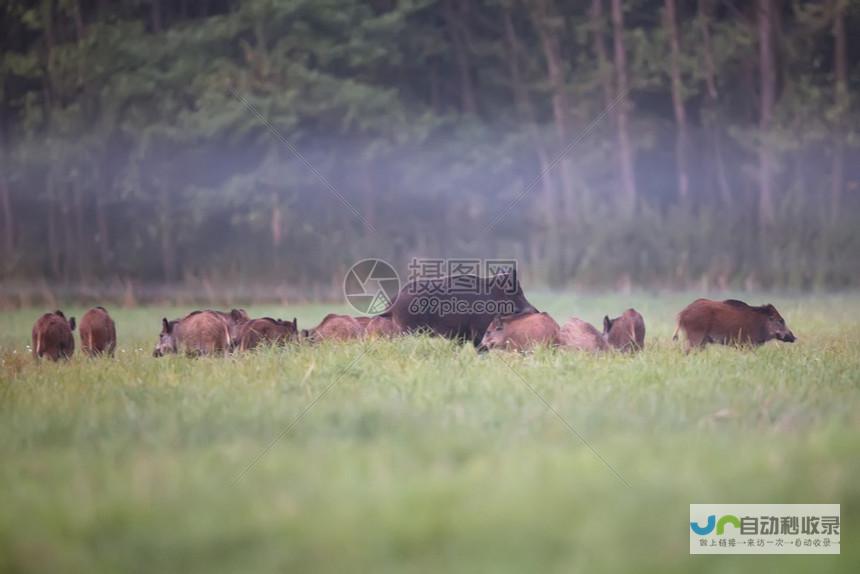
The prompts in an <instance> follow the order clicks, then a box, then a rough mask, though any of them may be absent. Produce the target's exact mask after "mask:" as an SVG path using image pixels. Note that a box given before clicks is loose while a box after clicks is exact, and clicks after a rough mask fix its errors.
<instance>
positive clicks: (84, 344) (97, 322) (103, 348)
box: [78, 306, 116, 357]
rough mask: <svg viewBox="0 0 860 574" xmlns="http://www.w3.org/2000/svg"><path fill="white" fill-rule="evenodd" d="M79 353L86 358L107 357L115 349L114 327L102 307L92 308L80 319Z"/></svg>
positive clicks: (111, 355) (111, 354)
mask: <svg viewBox="0 0 860 574" xmlns="http://www.w3.org/2000/svg"><path fill="white" fill-rule="evenodd" d="M78 333H79V334H80V336H81V351H83V352H84V353H85V354H86V355H87V356H90V357H95V356H97V355H108V356H110V357H113V354H114V350H115V349H116V325H115V324H114V322H113V319H111V316H110V314H108V312H107V309H105V308H104V307H101V306H99V307H93V308H92V309H90V310H89V311H87V312H86V313H84V316H83V317H81V326H80V328H79V329H78Z"/></svg>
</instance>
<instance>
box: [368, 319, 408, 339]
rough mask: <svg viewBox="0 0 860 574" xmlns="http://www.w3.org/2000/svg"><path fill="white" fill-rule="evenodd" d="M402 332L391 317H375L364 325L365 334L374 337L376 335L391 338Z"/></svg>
mask: <svg viewBox="0 0 860 574" xmlns="http://www.w3.org/2000/svg"><path fill="white" fill-rule="evenodd" d="M400 334H401V331H400V327H398V326H397V325H396V324H395V323H394V320H393V319H391V317H373V318H372V319H371V320H370V321H368V322H367V325H365V327H364V336H365V337H367V338H369V339H373V338H376V337H384V338H391V337H397V336H398V335H400Z"/></svg>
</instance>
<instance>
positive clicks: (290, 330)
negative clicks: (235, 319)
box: [238, 317, 299, 351]
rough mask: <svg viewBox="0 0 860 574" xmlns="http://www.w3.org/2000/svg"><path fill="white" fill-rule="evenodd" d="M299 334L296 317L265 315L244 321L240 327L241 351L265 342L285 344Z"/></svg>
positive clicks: (239, 344)
mask: <svg viewBox="0 0 860 574" xmlns="http://www.w3.org/2000/svg"><path fill="white" fill-rule="evenodd" d="M298 336H299V332H298V321H297V320H296V319H295V317H294V318H293V320H292V321H282V320H281V319H272V318H271V317H263V318H262V319H251V320H250V321H246V322H245V323H242V325H241V326H240V327H239V342H238V346H239V350H240V351H246V350H248V349H253V348H254V347H257V346H258V345H264V344H268V345H280V346H283V345H284V344H286V343H287V342H288V341H292V340H295V339H297V338H298Z"/></svg>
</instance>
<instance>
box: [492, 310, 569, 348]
mask: <svg viewBox="0 0 860 574" xmlns="http://www.w3.org/2000/svg"><path fill="white" fill-rule="evenodd" d="M559 334H560V329H559V326H558V323H556V322H555V319H553V318H552V317H550V316H549V315H547V314H546V313H523V314H520V315H508V316H505V317H496V318H495V319H493V321H492V322H491V323H490V325H489V326H488V327H487V331H486V332H485V333H484V337H483V338H482V339H481V344H480V346H479V347H478V350H479V351H488V350H491V349H505V350H511V351H525V350H528V349H531V348H532V347H535V346H538V345H547V346H552V347H554V346H556V345H558V344H559Z"/></svg>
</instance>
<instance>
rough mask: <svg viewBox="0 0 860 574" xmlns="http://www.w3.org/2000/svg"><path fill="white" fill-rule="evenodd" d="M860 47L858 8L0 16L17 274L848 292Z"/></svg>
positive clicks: (5, 9) (376, 1) (4, 196)
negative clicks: (393, 269)
mask: <svg viewBox="0 0 860 574" xmlns="http://www.w3.org/2000/svg"><path fill="white" fill-rule="evenodd" d="M34 4H35V5H34ZM858 26H860V4H858V3H857V2H856V1H853V0H828V1H826V2H817V1H816V2H804V1H795V2H787V1H784V2H781V1H779V0H758V1H757V2H739V1H737V0H727V1H723V2H714V1H711V0H700V1H699V2H698V3H691V2H677V3H676V2H675V1H674V0H630V1H627V2H621V1H620V0H594V1H591V2H583V1H580V2H559V1H557V0H471V1H458V0H366V1H360V0H284V1H278V2H276V1H274V0H242V1H240V0H181V1H172V0H122V1H113V2H108V1H106V0H42V1H41V2H40V3H37V2H24V1H19V0H6V1H5V2H3V3H2V4H0V30H2V34H0V43H2V46H3V50H2V60H0V90H2V104H0V106H2V107H0V117H2V140H0V145H2V150H0V162H2V167H0V227H2V237H0V242H2V244H0V248H2V254H3V255H2V257H3V259H2V268H0V273H2V277H4V279H5V280H20V281H41V280H42V279H46V280H47V281H48V282H49V283H51V284H55V285H63V284H65V285H69V284H103V283H105V281H106V280H107V279H112V278H121V279H123V280H133V281H135V282H150V283H152V282H158V283H167V284H176V283H178V282H183V281H184V282H188V281H199V280H200V279H201V278H206V280H208V281H210V282H212V283H215V284H223V283H230V282H236V281H249V280H253V281H257V282H260V283H277V282H284V283H289V284H291V285H298V286H301V285H305V286H307V285H319V284H331V283H332V281H339V278H340V277H341V276H342V273H343V270H344V269H345V268H346V267H347V266H348V265H349V264H350V263H351V262H353V261H355V260H357V259H360V258H363V257H369V256H380V257H384V258H387V259H390V260H392V261H394V262H396V263H397V264H398V265H400V266H401V267H404V266H405V262H406V261H407V260H408V259H409V258H410V257H413V256H434V257H453V256H473V257H490V256H505V257H517V258H518V259H519V260H520V261H521V265H522V266H524V267H525V268H526V272H527V274H528V275H529V276H530V280H531V281H532V282H533V283H541V284H549V285H570V284H576V285H580V286H589V285H626V284H641V285H659V286H678V285H686V284H691V283H693V282H695V283H696V284H700V283H701V282H704V283H706V284H710V285H718V286H743V285H748V286H749V285H763V286H770V287H788V288H809V287H844V286H848V285H852V284H856V282H857V280H858V278H860V239H858V237H857V235H856V234H855V233H854V228H855V227H856V225H857V223H858V219H860V218H858V214H860V211H858V190H860V171H858V163H860V162H858V161H857V159H858V141H857V134H858V128H857V121H858V118H860V112H858V110H857V107H856V106H855V105H853V104H855V103H856V95H855V94H856V91H857V87H858V85H860V67H858V66H857V62H858V61H860V46H858V44H857V43H856V42H855V40H856V38H852V37H851V34H850V31H852V30H856V29H857V28H858ZM565 150H568V151H569V153H567V154H566V155H564V154H563V152H564V151H565ZM562 157H564V158H565V159H564V161H560V159H561V158H562ZM540 174H546V175H545V177H540ZM496 221H498V224H497V225H492V224H493V222H496Z"/></svg>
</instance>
